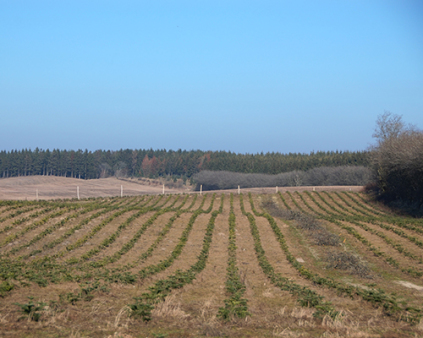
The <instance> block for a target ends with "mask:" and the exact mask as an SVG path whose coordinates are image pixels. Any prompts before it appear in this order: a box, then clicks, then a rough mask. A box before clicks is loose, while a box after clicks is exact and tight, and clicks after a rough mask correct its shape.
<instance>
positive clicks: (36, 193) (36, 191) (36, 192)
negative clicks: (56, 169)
mask: <svg viewBox="0 0 423 338" xmlns="http://www.w3.org/2000/svg"><path fill="white" fill-rule="evenodd" d="M35 195H36V197H37V202H38V189H36V190H35Z"/></svg>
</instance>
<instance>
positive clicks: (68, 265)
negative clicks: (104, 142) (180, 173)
mask: <svg viewBox="0 0 423 338" xmlns="http://www.w3.org/2000/svg"><path fill="white" fill-rule="evenodd" d="M422 279H423V220H422V219H415V218H407V217H403V216H398V215H395V214H393V213H392V212H390V211H389V210H387V209H385V208H383V207H382V206H379V205H377V204H375V203H373V202H372V201H370V200H369V199H368V197H367V196H366V195H364V194H361V193H358V192H353V191H345V192H341V191H327V192H325V191H312V192H308V191H301V192H289V191H286V192H283V193H280V192H279V193H273V194H271V193H268V194H265V193H248V194H240V195H238V194H230V193H225V194H219V193H213V194H212V193H209V194H204V195H198V194H197V195H185V194H183V195H182V194H179V195H154V196H153V195H151V196H150V195H144V196H132V197H122V198H120V197H115V198H91V199H81V200H76V199H73V200H61V201H38V202H37V201H0V336H2V337H3V336H4V337H126V338H131V337H419V336H422V335H423V322H422V319H421V318H422V317H423V306H422V301H423V280H422Z"/></svg>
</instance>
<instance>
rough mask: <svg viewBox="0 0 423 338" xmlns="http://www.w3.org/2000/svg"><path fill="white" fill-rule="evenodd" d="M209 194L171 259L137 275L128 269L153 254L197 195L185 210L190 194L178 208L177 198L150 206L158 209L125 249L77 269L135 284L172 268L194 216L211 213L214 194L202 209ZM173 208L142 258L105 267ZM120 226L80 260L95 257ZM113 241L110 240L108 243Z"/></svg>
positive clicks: (129, 220)
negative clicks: (167, 204)
mask: <svg viewBox="0 0 423 338" xmlns="http://www.w3.org/2000/svg"><path fill="white" fill-rule="evenodd" d="M206 197H207V196H206V195H205V196H204V198H203V200H202V202H201V205H200V207H199V208H198V210H197V211H196V212H194V214H193V216H192V217H191V219H190V221H189V222H188V225H187V229H185V231H184V232H183V234H182V236H181V238H180V241H179V242H178V245H177V246H176V248H175V250H174V251H173V252H172V254H171V255H170V257H169V258H168V259H166V260H165V261H162V262H161V263H159V264H157V265H151V266H148V267H146V268H144V269H142V270H141V271H140V272H139V273H138V274H137V275H134V274H131V273H129V272H127V270H129V269H131V268H134V267H135V266H136V265H137V264H138V263H139V262H140V261H142V260H145V259H146V258H147V257H149V256H151V255H152V253H153V250H154V249H155V248H156V247H157V246H158V244H159V242H160V241H161V240H162V239H163V238H164V236H165V235H166V234H167V232H168V231H169V230H170V228H171V227H172V224H173V222H174V221H175V220H176V219H177V218H178V217H180V215H181V214H182V213H185V212H190V211H189V209H191V208H192V206H193V204H194V202H195V200H196V198H194V201H193V203H191V205H190V206H189V207H188V208H187V209H184V210H180V209H181V208H182V206H183V205H184V204H185V202H186V200H187V197H185V199H184V201H183V203H182V204H181V205H180V206H179V207H177V208H172V207H173V206H174V204H175V203H176V201H177V199H176V200H175V201H174V202H173V203H172V204H171V205H170V206H169V207H167V208H164V209H160V208H159V207H156V208H154V209H149V211H152V210H158V211H157V212H156V213H155V214H153V215H152V216H151V217H150V218H149V219H148V220H147V221H146V222H145V223H144V224H143V225H142V226H141V227H140V229H139V230H138V231H137V233H136V234H135V235H134V236H133V238H132V239H131V240H130V241H128V242H127V243H125V244H124V245H123V246H122V248H121V249H120V250H119V251H117V252H116V253H115V254H113V255H111V256H106V257H103V258H102V259H101V260H99V261H93V262H88V263H86V264H84V265H79V266H76V267H74V269H76V270H78V271H86V273H87V274H89V275H90V278H93V277H95V278H102V279H103V280H105V281H107V282H114V283H117V282H121V283H125V284H132V283H135V282H136V281H137V280H138V279H143V278H146V277H147V276H150V275H153V274H156V273H158V272H160V271H162V270H164V269H166V268H167V267H169V266H170V265H171V264H172V263H173V261H174V259H175V258H176V257H177V256H179V255H180V253H181V252H182V248H183V247H184V246H185V243H186V240H187V239H188V235H189V232H190V230H191V229H192V226H193V224H194V221H195V219H196V218H197V217H198V215H200V214H201V213H204V212H205V213H209V212H210V211H211V209H212V207H213V201H214V196H213V197H212V201H211V204H210V206H209V208H208V209H207V210H206V211H203V210H201V208H202V207H203V206H204V202H205V199H206ZM170 211H175V212H176V214H175V215H173V216H172V217H171V218H170V219H169V221H168V223H167V224H166V225H165V226H164V228H163V229H162V231H161V232H160V233H159V235H158V238H157V239H156V241H155V242H154V243H153V244H152V245H151V246H150V247H149V249H148V250H146V251H145V252H144V253H143V254H142V255H141V256H140V257H138V259H136V260H135V261H133V262H132V263H129V264H127V265H125V266H124V267H119V268H114V269H112V270H109V269H107V268H104V267H105V266H107V265H108V264H110V263H114V262H116V261H118V260H119V259H120V258H121V257H122V256H123V255H124V254H126V253H127V252H128V251H129V250H130V249H132V248H133V246H134V245H135V243H136V242H137V241H138V240H139V238H140V237H141V235H142V234H143V233H144V232H145V230H146V229H147V228H148V227H150V226H151V225H152V224H153V223H154V221H155V220H156V219H157V218H158V217H159V216H160V215H162V214H164V213H166V212H170ZM134 216H136V215H133V216H131V217H129V218H128V219H127V220H126V221H125V222H124V223H123V224H122V225H121V227H122V228H123V227H124V226H127V225H128V224H129V223H130V222H132V221H133V220H134V218H133V217H134ZM122 228H121V229H118V230H117V232H115V233H114V234H112V235H111V237H109V239H106V240H105V241H104V242H103V243H102V244H100V246H99V247H97V248H94V249H92V251H90V252H88V253H87V256H84V255H83V256H82V257H81V258H80V259H79V262H84V261H85V260H87V257H88V256H89V257H92V256H93V255H94V254H96V253H98V250H100V249H101V248H104V243H106V241H107V242H109V241H110V239H115V237H116V236H117V235H118V233H119V232H120V231H122ZM109 244H110V243H109ZM93 268H94V269H97V270H95V271H93ZM98 268H104V269H102V270H99V269H98Z"/></svg>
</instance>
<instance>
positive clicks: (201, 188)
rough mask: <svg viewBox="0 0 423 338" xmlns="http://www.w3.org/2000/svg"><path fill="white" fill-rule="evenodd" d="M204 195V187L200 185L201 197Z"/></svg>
mask: <svg viewBox="0 0 423 338" xmlns="http://www.w3.org/2000/svg"><path fill="white" fill-rule="evenodd" d="M202 193H203V185H202V184H201V185H200V195H201V194H202Z"/></svg>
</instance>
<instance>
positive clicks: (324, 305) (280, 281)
mask: <svg viewBox="0 0 423 338" xmlns="http://www.w3.org/2000/svg"><path fill="white" fill-rule="evenodd" d="M250 200H251V207H252V210H253V212H254V213H255V214H256V216H264V217H266V218H267V219H268V220H269V218H268V216H270V215H268V214H263V215H262V214H259V213H258V212H257V211H256V210H255V209H254V205H253V204H252V197H251V194H250ZM240 205H241V212H242V214H243V215H245V216H246V217H247V219H248V222H249V224H250V230H251V235H252V237H253V240H254V249H255V252H256V256H257V259H258V261H259V265H260V267H261V268H262V270H263V273H264V274H265V275H266V276H267V277H268V278H269V280H270V281H271V283H272V284H274V285H275V286H276V287H279V288H280V289H281V290H283V291H288V292H289V293H291V294H292V295H294V296H295V297H296V298H297V302H298V303H299V305H300V306H302V307H310V308H314V309H316V311H315V312H314V314H313V315H314V316H315V317H323V316H324V315H329V316H330V317H332V318H335V317H336V316H337V315H338V314H339V312H338V311H336V309H335V308H334V307H333V305H332V304H331V303H330V302H328V301H325V300H324V297H323V296H321V295H319V294H317V293H316V292H315V291H313V290H311V289H309V288H308V287H306V286H301V285H298V284H296V283H294V282H293V281H291V280H290V279H288V278H286V277H283V276H282V275H281V274H280V273H277V272H276V271H275V270H274V268H273V266H272V265H271V264H270V263H269V261H268V260H267V257H266V253H265V251H264V249H263V246H262V245H261V239H260V233H259V230H258V227H257V225H256V220H255V218H254V216H253V215H252V214H251V213H249V212H246V210H245V207H244V201H243V195H242V194H241V195H240ZM270 219H271V218H270ZM275 224H276V223H274V221H273V223H271V225H272V229H273V230H274V231H275V229H274V225H275ZM275 234H276V237H277V239H278V241H279V244H280V246H281V248H282V250H283V251H284V253H285V255H286V258H287V260H288V261H289V262H290V263H291V264H292V265H293V266H294V267H295V268H297V269H298V270H299V272H300V273H301V272H308V270H305V268H304V267H302V266H301V265H300V266H298V265H299V263H298V262H297V261H296V260H295V258H294V256H293V255H292V254H291V253H290V252H289V249H288V246H287V245H286V243H285V239H284V236H283V234H282V233H281V232H280V230H279V232H277V233H275Z"/></svg>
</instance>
